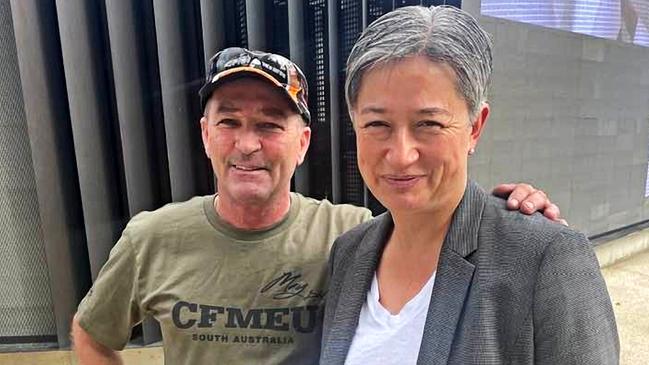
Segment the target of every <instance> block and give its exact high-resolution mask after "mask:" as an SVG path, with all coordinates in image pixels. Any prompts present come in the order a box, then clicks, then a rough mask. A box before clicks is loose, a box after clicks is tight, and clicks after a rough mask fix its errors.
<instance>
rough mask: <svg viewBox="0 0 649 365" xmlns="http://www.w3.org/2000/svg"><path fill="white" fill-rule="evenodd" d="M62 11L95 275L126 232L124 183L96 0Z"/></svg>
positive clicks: (74, 0) (74, 2) (60, 4)
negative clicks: (113, 138) (113, 142)
mask: <svg viewBox="0 0 649 365" xmlns="http://www.w3.org/2000/svg"><path fill="white" fill-rule="evenodd" d="M56 12H57V15H58V24H59V31H60V38H61V50H62V54H63V64H64V68H65V81H66V85H67V96H68V103H69V106H70V119H71V122H72V134H73V137H74V150H75V153H76V162H77V169H78V173H79V186H80V191H81V202H82V205H83V216H84V222H85V227H86V237H87V242H88V256H89V258H90V269H91V273H92V277H93V279H94V278H95V277H96V276H97V274H98V272H99V269H100V268H101V267H102V265H103V264H104V262H105V261H106V259H107V257H108V253H109V251H110V249H111V248H112V247H113V244H114V243H115V240H116V239H117V237H118V236H119V234H120V231H121V228H122V224H123V222H122V220H123V217H121V212H120V206H119V204H120V201H121V198H119V194H118V192H117V186H119V185H120V183H119V180H118V178H117V174H116V166H115V160H114V159H115V149H114V148H112V146H111V145H110V142H111V141H110V136H112V135H113V131H112V130H111V118H110V109H109V100H110V99H109V98H108V97H107V94H106V93H107V90H109V89H110V88H111V87H112V86H111V85H108V82H107V77H106V75H105V73H104V72H106V69H107V66H106V63H105V62H106V60H105V59H104V56H105V54H104V52H103V51H104V48H103V47H104V43H103V39H102V35H101V33H100V28H99V24H101V22H100V21H98V19H101V17H100V16H99V13H100V11H99V9H98V7H97V4H96V3H93V2H86V1H83V0H57V1H56Z"/></svg>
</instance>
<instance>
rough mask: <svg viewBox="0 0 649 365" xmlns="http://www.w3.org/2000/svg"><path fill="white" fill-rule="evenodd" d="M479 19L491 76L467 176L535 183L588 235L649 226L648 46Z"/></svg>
mask: <svg viewBox="0 0 649 365" xmlns="http://www.w3.org/2000/svg"><path fill="white" fill-rule="evenodd" d="M479 3H480V2H479V1H464V2H463V8H464V9H465V10H467V11H469V12H471V13H473V14H474V15H476V16H477V14H478V13H479V9H480V4H479ZM477 17H478V19H479V21H480V23H481V24H482V26H483V27H484V28H485V29H486V30H487V31H488V32H489V33H491V34H492V35H493V39H494V73H493V83H492V88H491V92H490V103H491V107H492V114H491V117H490V119H489V121H488V123H487V128H486V131H485V133H484V135H483V138H482V140H481V142H480V143H479V144H478V148H477V153H476V155H474V157H472V161H471V165H470V173H471V175H472V177H473V178H475V179H476V180H477V181H479V182H480V183H481V184H482V185H483V186H485V187H491V186H493V185H495V184H497V183H499V182H505V181H519V180H520V181H528V182H531V183H533V184H535V185H537V186H539V187H541V188H543V189H544V190H545V191H546V192H548V193H549V195H550V197H551V198H552V200H553V201H555V202H556V203H557V204H559V206H560V208H561V210H562V213H563V215H564V216H565V217H566V218H567V219H568V221H569V222H570V223H571V225H573V226H574V227H576V228H578V229H580V230H582V231H584V232H585V233H587V234H589V235H592V234H597V233H602V232H606V231H609V230H612V229H616V228H619V227H623V226H626V225H629V224H633V223H636V222H639V221H642V220H645V219H649V203H648V201H647V199H645V197H644V192H645V182H646V175H647V162H648V155H649V48H646V47H640V46H635V45H632V44H625V43H622V42H616V41H611V40H606V39H599V38H594V37H590V36H585V35H581V34H575V33H569V32H564V31H559V30H554V29H549V28H543V27H539V26H533V25H528V24H524V23H519V22H513V21H508V20H505V19H498V18H492V17H483V16H477Z"/></svg>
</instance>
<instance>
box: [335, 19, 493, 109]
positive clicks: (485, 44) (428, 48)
mask: <svg viewBox="0 0 649 365" xmlns="http://www.w3.org/2000/svg"><path fill="white" fill-rule="evenodd" d="M416 55H423V56H426V57H428V58H429V59H430V60H431V61H433V62H437V63H443V64H447V65H449V66H450V67H451V68H452V69H453V71H454V72H455V76H456V78H457V80H456V86H457V91H458V92H459V94H460V95H461V96H462V97H463V98H464V100H465V101H466V103H467V108H468V110H469V114H470V116H471V118H472V119H473V117H475V115H476V114H477V113H478V111H479V109H480V106H481V105H482V103H483V102H485V101H486V96H487V89H488V87H489V82H490V78H491V62H492V56H491V39H490V37H489V34H488V33H487V32H485V31H484V30H483V29H482V28H481V27H480V25H478V22H477V21H476V20H475V18H473V17H472V16H471V15H470V14H468V13H467V12H465V11H463V10H460V9H457V8H454V7H451V6H436V7H435V6H433V7H430V8H426V7H423V6H406V7H403V8H399V9H396V10H394V11H392V12H389V13H387V14H385V15H383V16H382V17H380V18H378V19H377V20H376V21H374V22H373V23H372V24H370V25H369V26H368V27H367V29H365V31H364V32H363V34H361V36H360V38H359V39H358V41H357V42H356V44H355V45H354V48H352V51H351V53H350V55H349V58H348V59H347V81H346V82H345V96H346V99H347V106H348V107H349V109H350V110H351V109H352V108H353V107H354V105H355V103H356V99H357V97H358V92H359V88H360V85H361V81H362V78H363V75H364V73H365V72H366V71H368V70H370V69H372V68H374V67H376V66H379V65H382V64H385V63H388V62H393V61H398V60H399V59H403V58H405V57H409V56H416Z"/></svg>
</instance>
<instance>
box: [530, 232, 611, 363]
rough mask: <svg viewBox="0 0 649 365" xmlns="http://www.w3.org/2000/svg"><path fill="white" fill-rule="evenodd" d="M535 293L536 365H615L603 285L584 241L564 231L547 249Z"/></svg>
mask: <svg viewBox="0 0 649 365" xmlns="http://www.w3.org/2000/svg"><path fill="white" fill-rule="evenodd" d="M538 275H539V276H538V278H537V283H536V287H535V291H534V308H533V311H534V312H533V321H534V338H535V340H534V349H535V350H534V357H535V363H536V364H617V363H618V362H619V353H620V345H619V339H618V335H617V327H616V325H615V317H614V314H613V308H612V306H611V300H610V297H609V295H608V291H607V290H606V284H605V282H604V279H603V277H602V275H601V272H600V268H599V264H598V262H597V258H596V257H595V253H594V252H593V249H592V246H591V244H590V242H589V241H588V239H587V238H586V237H585V236H584V235H583V234H581V233H577V232H573V231H568V230H566V231H562V232H560V233H559V234H558V235H557V236H556V239H555V240H554V241H553V242H552V243H551V244H550V245H548V246H547V247H546V249H545V252H544V254H543V259H542V261H541V265H540V269H539V274H538Z"/></svg>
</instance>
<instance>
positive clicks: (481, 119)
mask: <svg viewBox="0 0 649 365" xmlns="http://www.w3.org/2000/svg"><path fill="white" fill-rule="evenodd" d="M487 118H489V104H487V103H482V106H481V107H480V111H479V112H478V114H477V115H476V116H475V118H474V119H473V123H472V126H471V145H470V146H469V148H471V149H475V147H476V145H477V144H478V140H479V139H480V136H481V135H482V131H483V130H484V127H485V125H486V124H487Z"/></svg>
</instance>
